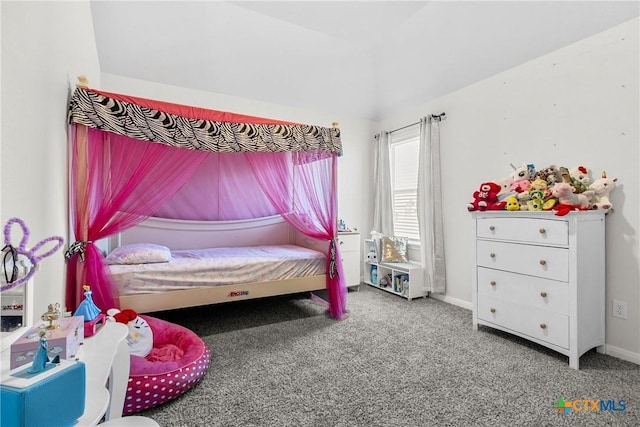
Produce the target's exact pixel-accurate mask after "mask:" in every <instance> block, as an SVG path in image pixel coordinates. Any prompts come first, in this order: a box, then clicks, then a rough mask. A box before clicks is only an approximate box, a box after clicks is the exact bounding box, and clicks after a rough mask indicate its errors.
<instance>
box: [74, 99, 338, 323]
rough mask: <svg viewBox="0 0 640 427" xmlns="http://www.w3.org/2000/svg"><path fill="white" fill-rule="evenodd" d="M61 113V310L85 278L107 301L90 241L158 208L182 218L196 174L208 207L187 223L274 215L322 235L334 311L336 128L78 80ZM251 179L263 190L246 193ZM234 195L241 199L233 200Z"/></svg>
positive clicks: (109, 290) (111, 301)
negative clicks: (69, 225) (70, 231)
mask: <svg viewBox="0 0 640 427" xmlns="http://www.w3.org/2000/svg"><path fill="white" fill-rule="evenodd" d="M69 121H70V123H71V128H70V137H71V147H72V173H71V190H70V199H71V201H72V205H73V206H72V211H73V216H72V219H73V228H74V233H75V236H76V242H74V243H73V244H72V245H71V246H70V248H69V250H68V251H67V258H68V259H69V262H68V268H67V269H68V275H67V296H66V304H67V308H69V309H71V308H74V307H76V306H77V304H79V302H80V300H81V298H82V285H83V284H85V283H89V284H91V286H92V290H93V296H94V300H95V302H96V303H97V304H98V306H99V307H101V308H102V309H107V308H110V307H117V301H116V298H115V297H116V296H117V295H116V294H115V292H116V290H115V289H114V288H113V286H112V284H111V281H110V278H109V276H108V270H107V269H106V266H105V265H104V263H103V259H102V254H101V253H100V252H99V251H98V249H97V248H96V247H95V246H94V245H93V244H92V243H91V242H93V241H95V240H98V239H101V238H104V237H107V236H109V235H111V234H114V233H117V232H119V231H122V230H125V229H127V228H129V227H131V226H133V225H135V224H137V223H139V222H141V221H142V220H144V219H145V218H147V217H148V216H151V215H156V214H157V212H159V211H163V212H164V214H165V215H169V216H172V217H177V218H187V216H185V215H186V214H185V211H189V208H188V204H187V205H185V204H183V203H181V200H182V201H185V200H186V199H185V198H189V197H190V196H189V194H190V193H193V192H194V188H195V187H193V186H192V185H191V183H192V181H191V177H193V176H200V178H202V176H203V174H204V176H205V178H206V180H208V181H209V182H210V183H213V184H211V185H210V188H209V187H208V189H207V191H205V193H206V197H207V200H206V201H205V202H202V203H201V202H198V203H199V205H201V206H202V205H203V206H207V207H210V208H211V210H210V211H209V210H208V211H204V212H201V213H199V214H198V215H200V216H202V217H197V218H195V219H208V220H216V219H238V218H250V217H260V216H265V215H271V214H273V212H274V211H275V212H277V213H279V214H281V215H282V216H283V217H284V218H285V219H286V220H287V221H288V222H289V223H290V224H292V225H293V226H294V227H295V228H296V229H298V230H299V231H301V232H302V233H304V234H306V235H308V236H311V237H314V238H318V239H323V240H326V241H327V242H328V249H327V272H328V274H327V293H328V297H329V301H328V303H329V311H330V314H331V316H332V317H334V318H337V319H340V318H342V317H343V315H344V313H345V310H346V307H345V301H346V286H345V283H344V278H343V269H342V264H341V261H340V254H339V248H338V246H337V245H336V244H335V238H336V236H337V206H336V171H337V158H338V156H340V155H341V154H342V145H341V142H340V132H339V129H337V128H323V127H318V126H312V125H302V124H295V123H290V122H282V121H273V120H270V119H263V118H258V117H252V116H244V115H238V114H233V113H226V112H220V111H214V110H203V109H199V108H195V107H188V106H181V105H177V104H170V103H165V102H160V101H153V100H148V99H143V98H135V97H131V96H126V95H119V94H113V93H107V92H100V91H96V90H94V89H88V88H83V87H79V88H77V89H76V91H75V93H74V95H73V96H72V98H71V101H70V105H69ZM149 141H153V142H149ZM241 153H245V154H244V156H243V155H242V154H241ZM247 162H248V163H247ZM208 174H210V175H208ZM256 182H257V183H258V184H259V187H260V188H262V189H263V190H264V192H256V191H255V188H257V187H258V186H256V185H255V183H256ZM249 188H253V189H252V190H251V191H249V190H248V189H249ZM221 189H225V191H221ZM198 191H200V192H202V189H199V190H196V192H198ZM243 193H246V194H247V197H242V198H241V199H244V200H243V201H237V199H239V198H238V197H237V196H238V195H243ZM181 198H182V199H181ZM213 200H215V201H216V202H215V203H214V202H213ZM170 201H173V204H171V202H170ZM176 201H177V202H176ZM227 202H228V203H227ZM180 206H185V207H183V208H182V210H180ZM176 209H177V210H176ZM190 215H191V213H190ZM189 219H194V218H193V217H189Z"/></svg>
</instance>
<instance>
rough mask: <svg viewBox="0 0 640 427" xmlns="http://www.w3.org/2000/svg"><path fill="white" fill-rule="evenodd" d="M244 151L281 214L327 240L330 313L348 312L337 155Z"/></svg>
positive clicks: (297, 226) (258, 179)
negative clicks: (339, 225)
mask: <svg viewBox="0 0 640 427" xmlns="http://www.w3.org/2000/svg"><path fill="white" fill-rule="evenodd" d="M283 154H286V155H283ZM244 155H245V157H246V159H247V160H248V161H249V163H250V165H251V167H252V169H253V173H254V176H255V178H256V180H257V182H258V183H259V184H260V187H261V188H262V190H264V192H265V194H266V195H267V197H268V198H269V200H270V201H271V203H273V206H274V207H275V208H276V209H277V211H278V212H279V213H280V214H281V215H282V216H283V218H284V219H285V220H286V221H287V222H288V223H289V224H291V225H292V226H293V227H295V228H296V229H297V230H299V231H300V232H302V233H304V234H305V235H307V236H310V237H313V238H316V239H321V240H326V241H327V242H328V247H327V255H328V256H327V297H328V300H329V301H328V302H329V311H330V314H331V316H332V317H334V318H337V319H340V318H342V316H343V315H344V313H345V312H346V284H345V280H344V273H343V267H342V259H341V256H340V253H339V245H337V244H336V239H335V236H336V235H337V232H338V230H337V223H338V218H337V212H338V209H337V202H336V199H337V197H336V178H337V175H336V174H337V167H338V165H337V159H338V157H337V155H335V154H330V153H322V152H302V153H244Z"/></svg>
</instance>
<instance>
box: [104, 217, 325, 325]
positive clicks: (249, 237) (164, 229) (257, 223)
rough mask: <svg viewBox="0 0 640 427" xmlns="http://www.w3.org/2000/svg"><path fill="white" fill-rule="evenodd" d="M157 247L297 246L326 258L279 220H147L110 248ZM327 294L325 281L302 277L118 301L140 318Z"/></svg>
mask: <svg viewBox="0 0 640 427" xmlns="http://www.w3.org/2000/svg"><path fill="white" fill-rule="evenodd" d="M143 242H146V243H156V244H159V245H164V246H167V247H169V248H170V249H172V250H179V249H204V248H213V247H238V246H256V245H273V244H288V243H290V244H296V245H299V246H304V247H307V248H310V249H315V250H318V251H320V252H326V249H327V247H326V245H327V244H326V243H325V242H322V241H320V240H317V239H312V238H310V237H307V236H305V235H303V234H302V233H300V232H298V231H296V230H295V229H294V228H293V227H291V226H290V225H289V224H288V223H287V222H286V221H284V220H283V219H282V217H281V216H280V215H276V216H270V217H265V218H257V219H247V220H234V221H215V222H211V221H188V220H174V219H164V218H148V219H147V220H145V221H143V222H142V223H140V224H138V225H137V226H135V227H133V228H130V229H129V230H126V231H124V232H122V233H121V234H119V235H117V236H114V237H113V238H112V239H111V241H110V242H109V243H110V246H111V247H112V248H114V247H117V246H120V245H125V244H130V243H143ZM325 288H326V275H325V274H322V275H317V276H309V277H301V278H294V279H286V280H275V281H269V282H253V283H245V284H235V285H222V286H212V287H199V288H193V289H186V290H177V291H167V292H161V293H148V294H135V295H122V296H120V297H119V302H120V307H121V308H130V309H132V310H135V311H136V312H138V313H150V312H154V311H163V310H172V309H177V308H186V307H195V306H201V305H209V304H218V303H223V302H230V301H240V300H247V299H254V298H263V297H269V296H275V295H286V294H293V293H301V292H312V291H318V290H323V289H325Z"/></svg>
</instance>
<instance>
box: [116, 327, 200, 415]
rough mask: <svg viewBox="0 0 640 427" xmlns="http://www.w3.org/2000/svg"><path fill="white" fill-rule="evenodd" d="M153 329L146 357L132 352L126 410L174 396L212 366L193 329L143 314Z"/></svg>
mask: <svg viewBox="0 0 640 427" xmlns="http://www.w3.org/2000/svg"><path fill="white" fill-rule="evenodd" d="M141 317H142V318H144V319H145V320H146V321H147V323H148V324H149V327H150V328H151V330H152V331H153V349H152V350H151V353H149V355H147V356H146V357H140V356H134V355H131V356H130V357H131V367H130V371H129V384H128V386H127V393H126V397H125V401H124V409H123V411H122V412H123V414H124V415H128V414H133V413H135V412H139V411H142V410H144V409H148V408H151V407H154V406H157V405H160V404H161V403H164V402H166V401H168V400H171V399H175V398H176V397H178V396H180V395H181V394H183V393H184V392H186V391H187V390H189V389H190V388H191V387H193V386H194V385H196V384H197V383H198V382H199V381H200V380H201V379H202V377H203V376H204V374H205V373H206V371H207V369H208V368H209V361H210V357H211V356H210V353H209V349H208V348H207V346H206V344H205V343H204V341H202V339H201V338H200V337H199V336H197V335H196V334H195V333H194V332H193V331H191V330H189V329H187V328H185V327H183V326H180V325H176V324H175V323H171V322H167V321H165V320H161V319H156V318H154V317H150V316H145V315H141Z"/></svg>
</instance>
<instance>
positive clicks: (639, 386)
mask: <svg viewBox="0 0 640 427" xmlns="http://www.w3.org/2000/svg"><path fill="white" fill-rule="evenodd" d="M348 308H349V316H348V318H347V319H346V320H342V321H335V320H332V319H329V318H327V317H326V316H325V315H324V311H325V307H324V306H323V305H321V304H319V303H317V302H315V301H313V300H311V299H307V298H304V296H301V295H298V296H294V297H278V298H270V299H264V300H258V301H247V302H238V303H231V304H223V305H217V306H209V307H203V308H191V309H185V310H178V311H173V312H164V313H156V314H155V316H156V317H160V318H163V319H165V320H169V321H172V322H175V323H178V324H181V325H184V326H186V327H188V328H190V329H192V330H193V331H195V332H196V333H197V334H198V335H200V336H201V337H203V339H204V340H205V342H206V343H207V345H208V346H209V349H210V350H211V354H212V362H211V366H210V368H209V371H208V373H207V374H206V375H205V377H204V378H203V380H202V381H201V382H200V383H199V384H198V385H197V386H196V387H194V388H193V389H191V390H190V391H189V392H187V393H185V394H184V395H182V396H181V397H179V398H177V399H175V400H173V401H170V402H167V403H165V404H164V405H161V406H158V407H155V408H152V409H149V410H146V411H144V412H141V413H140V415H145V416H147V417H150V418H153V419H154V420H156V421H157V422H158V423H159V424H160V425H161V426H165V427H166V426H368V427H372V426H564V425H575V426H639V425H640V366H638V365H635V364H633V363H628V362H624V361H622V360H619V359H616V358H613V357H610V356H605V355H601V354H598V353H596V352H595V351H590V352H588V353H587V354H585V355H583V356H582V357H581V359H580V368H581V369H580V370H579V371H576V370H574V369H570V368H569V367H568V358H567V357H566V356H563V355H560V354H558V353H555V352H553V351H551V350H548V349H546V348H544V347H541V346H538V345H536V344H533V343H530V342H528V341H525V340H521V339H518V338H515V337H513V336H511V335H508V334H504V333H501V332H497V331H493V330H491V329H489V328H480V329H479V330H478V331H474V330H473V329H472V327H471V312H470V311H468V310H465V309H463V308H460V307H456V306H452V305H450V304H446V303H443V302H441V301H437V300H434V299H431V298H425V299H420V300H414V301H411V302H408V301H406V300H404V299H402V298H400V297H397V296H395V295H391V294H388V293H386V292H384V291H381V290H378V289H374V288H371V287H368V286H366V285H362V287H361V289H360V291H359V292H349V294H348ZM560 397H562V398H564V399H565V400H566V401H575V400H578V399H581V400H582V399H588V400H599V399H602V400H605V401H608V400H614V401H615V403H616V405H615V407H616V408H617V409H621V406H620V404H619V402H618V401H619V400H624V401H625V407H626V409H625V410H624V411H622V410H619V411H611V410H607V411H598V412H592V411H580V412H577V411H571V412H570V413H569V414H567V415H564V414H563V413H561V412H559V411H558V410H556V409H555V408H554V407H555V405H556V402H557V401H558V399H559V398H560Z"/></svg>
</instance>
